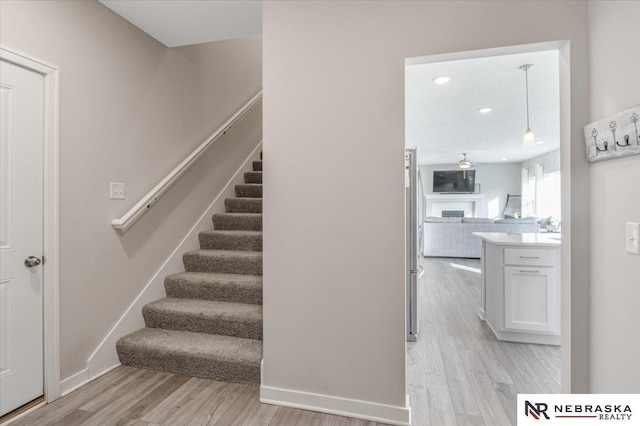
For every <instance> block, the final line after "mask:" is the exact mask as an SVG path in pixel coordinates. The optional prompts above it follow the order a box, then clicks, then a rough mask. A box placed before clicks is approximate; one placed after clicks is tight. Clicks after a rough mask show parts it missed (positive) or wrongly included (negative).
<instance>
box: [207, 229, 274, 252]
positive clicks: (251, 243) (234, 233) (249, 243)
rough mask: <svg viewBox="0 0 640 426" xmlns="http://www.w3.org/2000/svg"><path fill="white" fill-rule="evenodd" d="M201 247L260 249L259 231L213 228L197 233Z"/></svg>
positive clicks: (211, 248)
mask: <svg viewBox="0 0 640 426" xmlns="http://www.w3.org/2000/svg"><path fill="white" fill-rule="evenodd" d="M198 238H199V240H200V248H201V249H210V250H241V251H262V232H261V231H242V230H213V231H204V232H201V233H200V234H199V235H198Z"/></svg>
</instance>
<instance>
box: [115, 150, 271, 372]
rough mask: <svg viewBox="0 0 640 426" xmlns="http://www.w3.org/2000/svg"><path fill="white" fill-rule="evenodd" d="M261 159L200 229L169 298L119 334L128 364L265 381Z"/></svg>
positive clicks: (170, 283) (168, 286)
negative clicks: (196, 246) (137, 324)
mask: <svg viewBox="0 0 640 426" xmlns="http://www.w3.org/2000/svg"><path fill="white" fill-rule="evenodd" d="M260 159H261V160H262V153H261V154H260ZM261 160H260V161H254V162H253V170H254V171H253V172H247V173H245V174H244V181H245V184H243V185H236V187H235V192H236V198H227V199H226V200H225V209H226V213H223V214H215V215H213V230H211V231H207V232H202V233H201V234H200V250H196V251H192V252H189V253H185V254H184V256H183V261H184V269H185V272H180V273H178V274H174V275H169V276H168V277H166V278H165V283H164V286H165V290H166V292H167V297H166V298H164V299H161V300H157V301H155V302H152V303H149V304H147V305H145V306H144V307H143V309H142V315H143V317H144V322H145V325H146V328H143V329H142V330H138V331H136V332H134V333H131V334H129V335H127V336H124V337H122V338H121V339H120V340H118V342H117V344H116V349H117V351H118V357H119V358H120V362H121V363H122V364H123V365H128V366H131V367H140V368H147V369H151V370H162V371H168V372H171V373H177V374H184V375H187V376H196V377H204V378H210V379H215V380H221V381H226V382H240V383H260V361H261V359H262V161H261Z"/></svg>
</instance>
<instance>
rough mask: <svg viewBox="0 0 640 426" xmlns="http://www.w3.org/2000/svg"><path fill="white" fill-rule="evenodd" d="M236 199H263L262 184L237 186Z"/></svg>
mask: <svg viewBox="0 0 640 426" xmlns="http://www.w3.org/2000/svg"><path fill="white" fill-rule="evenodd" d="M235 189H236V197H246V198H262V184H260V183H244V184H238V185H236V186H235Z"/></svg>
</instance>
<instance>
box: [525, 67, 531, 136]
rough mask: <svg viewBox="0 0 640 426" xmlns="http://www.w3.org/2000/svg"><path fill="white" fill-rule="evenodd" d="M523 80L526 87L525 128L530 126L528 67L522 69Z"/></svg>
mask: <svg viewBox="0 0 640 426" xmlns="http://www.w3.org/2000/svg"><path fill="white" fill-rule="evenodd" d="M524 81H525V85H526V87H527V130H529V129H530V128H531V126H529V67H526V68H525V69H524Z"/></svg>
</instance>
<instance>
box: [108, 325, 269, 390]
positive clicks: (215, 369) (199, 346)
mask: <svg viewBox="0 0 640 426" xmlns="http://www.w3.org/2000/svg"><path fill="white" fill-rule="evenodd" d="M116 348H117V350H118V356H119V358H120V362H121V363H122V365H127V366H130V367H138V368H146V369H151V370H160V371H168V372H171V373H175V374H183V375H186V376H192V377H203V378H207V379H214V380H220V381H225V382H236V383H260V361H261V360H262V341H260V340H254V339H241V338H238V337H231V336H219V335H212V334H203V333H192V332H187V331H174V330H163V329H158V328H143V329H141V330H138V331H136V332H134V333H131V334H129V335H127V336H124V337H122V338H121V339H120V340H118V342H117V344H116Z"/></svg>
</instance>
